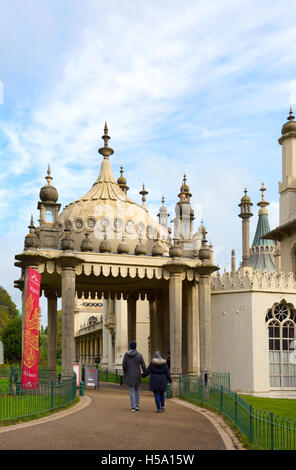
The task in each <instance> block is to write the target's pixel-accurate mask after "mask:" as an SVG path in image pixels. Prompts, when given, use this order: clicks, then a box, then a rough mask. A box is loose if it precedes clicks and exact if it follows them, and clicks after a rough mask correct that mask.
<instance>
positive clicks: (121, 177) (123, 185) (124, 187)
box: [117, 165, 129, 193]
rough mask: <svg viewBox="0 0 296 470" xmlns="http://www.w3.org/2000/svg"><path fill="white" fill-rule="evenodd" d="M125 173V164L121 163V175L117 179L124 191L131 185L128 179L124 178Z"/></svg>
mask: <svg viewBox="0 0 296 470" xmlns="http://www.w3.org/2000/svg"><path fill="white" fill-rule="evenodd" d="M123 173H124V171H123V166H122V165H121V167H120V177H119V178H118V180H117V184H118V185H119V186H120V188H121V189H122V191H123V192H125V193H126V192H127V191H128V190H129V187H128V186H127V184H126V179H125V178H124V176H123Z"/></svg>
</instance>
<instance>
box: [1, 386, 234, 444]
mask: <svg viewBox="0 0 296 470" xmlns="http://www.w3.org/2000/svg"><path fill="white" fill-rule="evenodd" d="M140 408H141V409H140V411H138V412H134V413H133V412H131V411H130V407H129V394H128V390H127V389H126V387H120V386H118V385H115V384H114V385H112V384H101V386H100V390H99V391H95V390H91V391H89V390H86V392H85V396H84V397H83V398H82V399H81V401H80V403H79V405H75V407H72V408H70V409H69V410H65V411H61V412H59V413H56V414H54V415H51V416H50V417H46V418H43V419H42V421H40V420H38V421H37V420H36V421H31V422H29V423H23V424H18V425H14V426H9V427H7V428H3V427H2V428H1V427H0V449H1V450H3V449H7V450H12V449H23V450H37V449H38V450H61V449H66V450H98V449H100V450H103V449H110V450H115V449H117V450H127V449H128V450H134V449H142V450H173V449H177V450H184V449H185V450H195V449H200V450H203V449H211V450H214V449H220V450H222V449H226V447H228V446H227V439H226V440H225V438H223V433H222V434H221V432H219V429H218V430H217V428H216V425H215V423H214V424H213V422H211V421H210V420H209V419H208V418H207V417H206V415H205V414H204V413H200V412H196V411H195V410H193V409H192V408H190V407H188V406H182V405H181V404H180V403H178V400H174V399H172V400H167V401H166V411H165V412H164V413H155V404H154V399H153V395H152V393H151V392H149V391H142V392H141V402H140ZM220 431H221V429H220ZM228 439H229V436H228Z"/></svg>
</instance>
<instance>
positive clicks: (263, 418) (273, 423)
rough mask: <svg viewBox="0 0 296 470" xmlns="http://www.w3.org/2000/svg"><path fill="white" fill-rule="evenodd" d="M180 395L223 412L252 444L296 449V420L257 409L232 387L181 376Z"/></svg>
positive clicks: (271, 447)
mask: <svg viewBox="0 0 296 470" xmlns="http://www.w3.org/2000/svg"><path fill="white" fill-rule="evenodd" d="M179 392H180V396H182V397H187V398H191V399H193V400H194V401H197V402H200V403H201V404H204V405H207V406H209V407H211V408H214V409H215V410H217V411H219V412H220V413H223V414H224V415H225V416H227V418H229V419H230V420H231V421H232V422H233V423H234V424H235V425H236V426H237V427H238V428H239V429H240V431H241V432H242V433H243V434H245V435H246V436H247V437H248V438H249V440H250V442H251V443H253V444H256V445H257V446H258V447H261V448H262V449H266V450H296V421H295V420H294V419H292V418H286V417H283V416H277V415H275V414H274V413H272V412H267V411H263V410H259V409H257V408H254V407H253V406H252V405H250V404H249V403H247V402H246V401H245V400H243V399H242V398H241V397H240V396H238V394H237V393H235V392H232V391H231V390H230V388H225V387H224V386H223V385H219V384H217V383H214V382H213V381H208V384H205V382H204V381H203V380H202V379H201V378H199V377H196V378H194V377H186V376H185V377H180V382H179Z"/></svg>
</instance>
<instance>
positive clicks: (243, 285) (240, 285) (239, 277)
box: [212, 271, 296, 294]
mask: <svg viewBox="0 0 296 470" xmlns="http://www.w3.org/2000/svg"><path fill="white" fill-rule="evenodd" d="M229 291H266V292H286V293H288V292H290V293H296V281H295V279H294V275H293V273H292V272H291V273H288V274H286V273H281V274H277V273H276V272H272V273H267V272H260V271H253V273H252V274H251V273H248V272H246V273H245V274H241V273H240V272H239V271H236V272H235V273H224V274H223V275H221V274H219V273H218V274H217V275H216V276H215V278H213V281H212V293H213V294H215V293H219V294H221V293H223V292H225V293H226V292H229Z"/></svg>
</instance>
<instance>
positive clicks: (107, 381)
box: [105, 367, 108, 382]
mask: <svg viewBox="0 0 296 470" xmlns="http://www.w3.org/2000/svg"><path fill="white" fill-rule="evenodd" d="M105 372H106V382H108V367H106V371H105Z"/></svg>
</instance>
